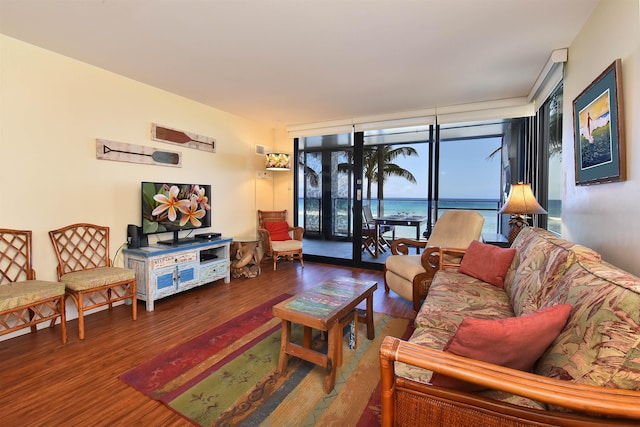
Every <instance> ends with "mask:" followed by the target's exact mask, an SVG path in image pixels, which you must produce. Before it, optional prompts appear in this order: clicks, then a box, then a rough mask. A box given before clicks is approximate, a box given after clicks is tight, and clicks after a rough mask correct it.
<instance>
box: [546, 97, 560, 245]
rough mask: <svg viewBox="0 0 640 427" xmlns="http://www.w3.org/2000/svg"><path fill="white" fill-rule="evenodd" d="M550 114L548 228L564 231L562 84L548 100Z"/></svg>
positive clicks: (558, 233) (558, 231) (558, 232)
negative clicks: (562, 223)
mask: <svg viewBox="0 0 640 427" xmlns="http://www.w3.org/2000/svg"><path fill="white" fill-rule="evenodd" d="M548 103H549V104H548V109H547V111H548V114H549V135H548V144H549V145H548V147H549V176H548V194H549V201H548V208H547V211H548V213H549V215H548V216H547V220H548V222H547V229H548V230H549V231H552V232H554V233H556V234H557V235H560V233H561V232H562V225H561V222H562V86H560V87H559V88H558V89H557V90H556V91H555V92H554V94H553V95H552V96H551V98H550V99H549V101H548Z"/></svg>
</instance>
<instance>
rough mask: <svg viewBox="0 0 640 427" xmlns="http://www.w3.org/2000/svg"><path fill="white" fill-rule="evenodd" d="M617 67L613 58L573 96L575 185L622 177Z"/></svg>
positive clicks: (618, 62)
mask: <svg viewBox="0 0 640 427" xmlns="http://www.w3.org/2000/svg"><path fill="white" fill-rule="evenodd" d="M621 70H622V61H621V60H620V59H616V60H615V61H614V62H613V63H612V64H611V65H609V66H608V67H607V69H605V70H604V71H603V72H602V74H600V75H599V76H598V78H596V79H595V80H594V81H593V82H592V83H591V84H590V85H589V86H588V87H587V88H586V89H585V90H583V91H582V93H580V95H578V96H577V97H576V98H575V99H574V100H573V125H574V126H573V129H574V131H573V132H574V148H575V150H574V154H575V173H576V177H575V178H576V179H575V181H576V185H591V184H600V183H605V182H617V181H624V180H625V179H626V149H625V137H624V112H623V102H622V75H621Z"/></svg>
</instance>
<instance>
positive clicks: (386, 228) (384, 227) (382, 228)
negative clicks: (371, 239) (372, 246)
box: [362, 205, 396, 252]
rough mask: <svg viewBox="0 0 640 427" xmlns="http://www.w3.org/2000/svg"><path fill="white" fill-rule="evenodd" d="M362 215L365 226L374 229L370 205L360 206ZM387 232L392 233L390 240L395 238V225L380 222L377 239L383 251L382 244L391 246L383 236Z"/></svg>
mask: <svg viewBox="0 0 640 427" xmlns="http://www.w3.org/2000/svg"><path fill="white" fill-rule="evenodd" d="M362 215H363V220H364V222H365V223H366V224H367V226H368V227H371V228H374V229H375V225H376V219H375V218H374V217H373V212H371V206H370V205H363V206H362ZM389 232H391V233H392V235H391V241H394V240H395V239H396V227H395V225H388V224H380V225H379V226H378V241H379V242H380V248H381V250H382V251H383V252H386V249H385V248H384V246H387V247H391V243H389V241H388V240H387V239H386V238H385V237H384V235H385V234H386V233H389Z"/></svg>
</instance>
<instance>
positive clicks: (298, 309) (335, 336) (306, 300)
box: [273, 277, 378, 393]
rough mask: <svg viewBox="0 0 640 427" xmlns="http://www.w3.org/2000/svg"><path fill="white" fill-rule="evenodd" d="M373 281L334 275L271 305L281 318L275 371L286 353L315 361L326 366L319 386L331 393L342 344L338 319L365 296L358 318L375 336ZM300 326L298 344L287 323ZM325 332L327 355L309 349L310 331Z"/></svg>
mask: <svg viewBox="0 0 640 427" xmlns="http://www.w3.org/2000/svg"><path fill="white" fill-rule="evenodd" d="M377 288H378V284H377V283H376V282H371V281H364V280H357V279H352V278H350V277H338V278H335V279H330V280H327V281H325V282H324V283H322V284H320V285H319V286H317V287H315V288H313V289H311V290H309V291H305V292H303V293H301V294H298V295H296V296H294V297H291V298H289V299H287V300H285V301H282V302H281V303H279V304H277V305H274V306H273V315H274V316H276V317H279V318H280V319H282V342H281V345H280V357H279V359H278V371H280V372H285V371H286V370H287V363H288V361H289V355H291V356H296V357H299V358H300V359H303V360H306V361H309V362H312V363H315V364H316V365H319V366H322V367H323V368H326V369H327V371H328V372H327V375H326V376H325V379H324V384H323V388H324V391H325V393H329V392H331V390H333V387H334V385H335V382H336V368H337V365H338V364H339V363H338V361H339V360H340V358H339V346H342V330H341V329H342V327H341V325H342V321H343V320H344V319H347V318H348V317H349V316H350V314H352V313H353V311H354V310H355V308H356V306H357V305H358V304H360V303H361V302H362V301H364V300H365V299H366V300H367V309H366V313H365V315H364V316H360V315H358V321H363V322H365V324H366V325H367V338H368V339H370V340H372V339H374V338H375V331H374V329H373V292H374V291H375V290H376V289H377ZM292 323H298V324H300V325H303V326H304V334H303V342H302V346H301V345H299V344H295V343H293V342H291V324H292ZM312 329H317V330H320V331H324V332H327V333H328V338H327V354H324V353H320V352H318V351H315V350H313V349H311V330H312Z"/></svg>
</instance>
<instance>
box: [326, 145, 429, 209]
mask: <svg viewBox="0 0 640 427" xmlns="http://www.w3.org/2000/svg"><path fill="white" fill-rule="evenodd" d="M417 155H418V152H417V151H416V149H415V148H413V147H410V146H408V145H402V146H399V147H393V146H391V145H380V146H375V147H365V149H364V155H363V162H362V173H363V175H364V178H365V179H366V180H367V193H366V197H367V202H368V203H369V206H371V197H372V194H371V189H372V187H373V183H374V182H375V183H377V184H378V199H379V200H382V199H384V197H383V196H384V182H385V181H386V180H387V179H388V178H390V177H394V176H395V177H399V178H404V179H406V180H407V181H409V182H411V183H413V184H415V183H417V181H416V177H415V176H413V174H412V173H411V172H410V171H408V170H406V169H404V168H402V167H401V166H400V165H398V164H396V163H394V161H395V160H396V159H397V158H398V157H400V156H402V157H411V156H417ZM380 165H382V167H381V168H380ZM349 170H350V165H348V164H347V163H341V164H339V165H338V172H344V173H348V172H349Z"/></svg>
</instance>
